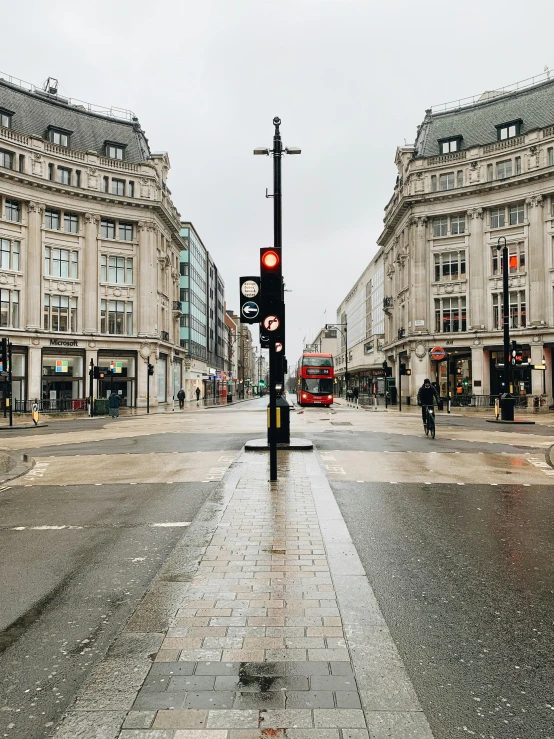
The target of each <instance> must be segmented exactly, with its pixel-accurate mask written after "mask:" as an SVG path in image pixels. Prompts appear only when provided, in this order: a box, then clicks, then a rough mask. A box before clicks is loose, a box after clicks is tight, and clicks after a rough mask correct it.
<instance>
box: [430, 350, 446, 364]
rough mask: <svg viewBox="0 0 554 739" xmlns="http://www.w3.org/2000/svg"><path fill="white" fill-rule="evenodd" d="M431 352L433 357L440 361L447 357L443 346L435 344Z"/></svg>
mask: <svg viewBox="0 0 554 739" xmlns="http://www.w3.org/2000/svg"><path fill="white" fill-rule="evenodd" d="M429 354H430V355H431V359H434V360H435V361H436V362H440V361H441V360H442V359H444V358H445V357H446V352H445V351H444V349H443V348H442V346H434V347H433V348H432V349H431V351H430V352H429Z"/></svg>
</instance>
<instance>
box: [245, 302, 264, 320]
mask: <svg viewBox="0 0 554 739" xmlns="http://www.w3.org/2000/svg"><path fill="white" fill-rule="evenodd" d="M259 312H260V306H259V305H258V304H257V303H255V302H254V301H253V300H249V301H248V302H247V303H245V304H244V305H243V306H242V315H243V316H244V317H245V318H256V316H257V315H258V313H259Z"/></svg>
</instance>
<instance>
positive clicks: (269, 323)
mask: <svg viewBox="0 0 554 739" xmlns="http://www.w3.org/2000/svg"><path fill="white" fill-rule="evenodd" d="M260 292H261V306H262V310H261V313H260V333H261V334H262V335H263V336H264V337H267V342H268V343H270V342H275V343H279V344H282V345H283V347H284V338H285V306H284V302H283V269H282V262H281V249H280V248H278V247H267V248H262V249H260ZM266 345H267V344H266ZM274 345H275V344H274Z"/></svg>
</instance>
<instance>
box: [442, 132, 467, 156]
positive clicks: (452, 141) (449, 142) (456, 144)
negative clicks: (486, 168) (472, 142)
mask: <svg viewBox="0 0 554 739" xmlns="http://www.w3.org/2000/svg"><path fill="white" fill-rule="evenodd" d="M439 148H440V153H441V154H452V153H453V152H455V151H460V150H461V148H462V137H461V136H452V137H451V138H449V139H439Z"/></svg>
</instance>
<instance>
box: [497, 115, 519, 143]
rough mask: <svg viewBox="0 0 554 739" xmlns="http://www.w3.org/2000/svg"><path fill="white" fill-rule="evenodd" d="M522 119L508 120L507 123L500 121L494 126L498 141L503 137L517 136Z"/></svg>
mask: <svg viewBox="0 0 554 739" xmlns="http://www.w3.org/2000/svg"><path fill="white" fill-rule="evenodd" d="M521 124H522V121H521V120H518V121H509V122H508V123H501V124H500V125H498V126H497V127H496V131H497V136H498V140H499V141H503V140H504V139H513V138H514V136H519V132H520V130H521Z"/></svg>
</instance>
